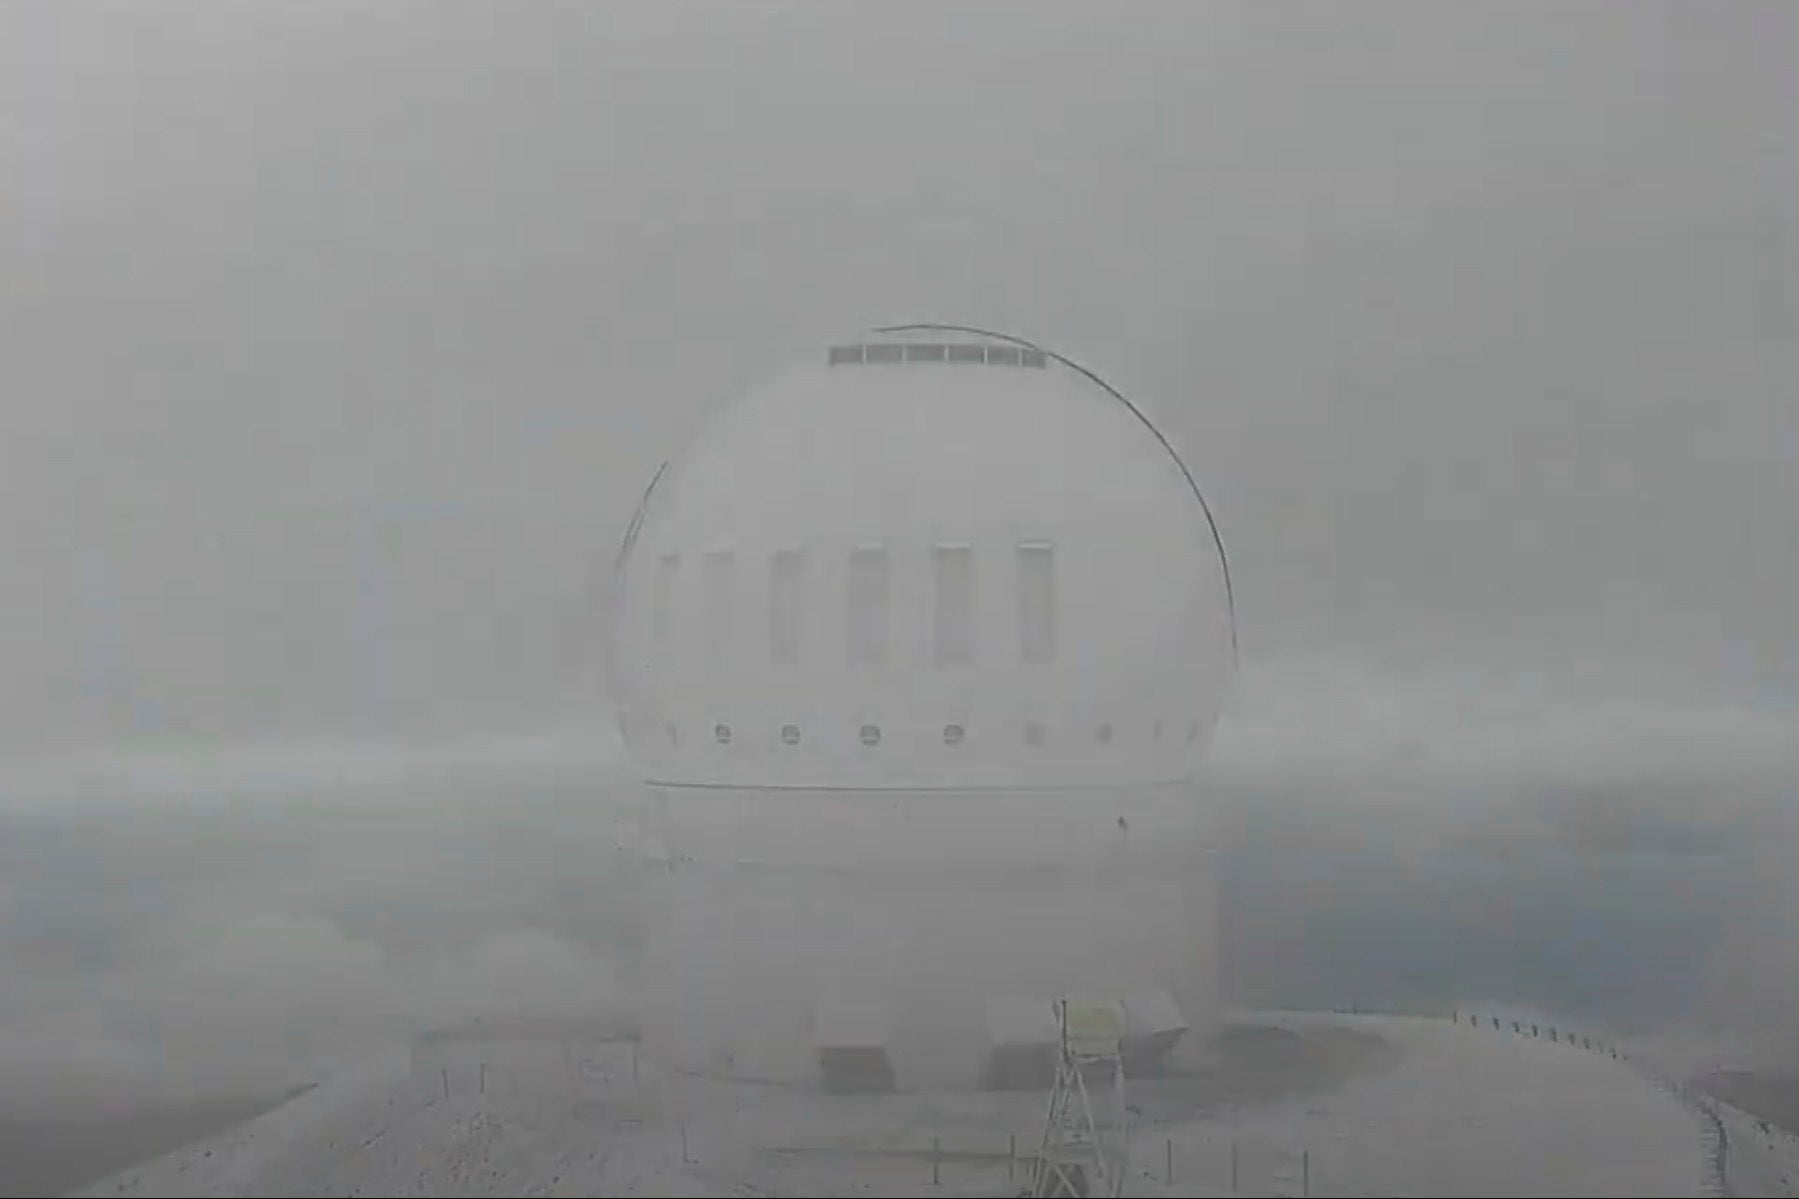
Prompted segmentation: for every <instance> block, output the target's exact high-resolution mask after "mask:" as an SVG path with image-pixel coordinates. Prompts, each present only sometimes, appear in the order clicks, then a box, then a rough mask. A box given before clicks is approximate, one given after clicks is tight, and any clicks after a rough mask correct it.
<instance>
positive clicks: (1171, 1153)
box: [1166, 1137, 1174, 1186]
mask: <svg viewBox="0 0 1799 1199" xmlns="http://www.w3.org/2000/svg"><path fill="white" fill-rule="evenodd" d="M1167 1143H1168V1161H1167V1170H1166V1177H1167V1179H1168V1185H1169V1186H1173V1185H1174V1138H1173V1137H1169V1138H1168V1142H1167Z"/></svg>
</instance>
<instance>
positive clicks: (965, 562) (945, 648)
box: [931, 545, 975, 666]
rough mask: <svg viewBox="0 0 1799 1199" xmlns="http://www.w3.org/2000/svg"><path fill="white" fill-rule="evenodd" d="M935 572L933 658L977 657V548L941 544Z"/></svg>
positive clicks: (951, 661) (946, 662)
mask: <svg viewBox="0 0 1799 1199" xmlns="http://www.w3.org/2000/svg"><path fill="white" fill-rule="evenodd" d="M935 575H936V587H935V591H936V596H935V599H936V612H935V614H934V619H933V621H932V637H931V640H932V660H933V661H934V662H935V663H936V664H937V665H938V666H961V665H965V664H967V663H969V662H972V661H974V616H975V604H974V550H973V549H972V548H970V547H969V546H966V545H940V546H938V547H937V554H936V562H935Z"/></svg>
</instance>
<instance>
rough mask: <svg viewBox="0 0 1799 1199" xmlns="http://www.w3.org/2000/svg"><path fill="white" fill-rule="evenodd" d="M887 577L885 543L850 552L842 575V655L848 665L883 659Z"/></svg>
mask: <svg viewBox="0 0 1799 1199" xmlns="http://www.w3.org/2000/svg"><path fill="white" fill-rule="evenodd" d="M889 585H890V580H889V577H888V567H887V549H886V547H885V546H879V545H871V546H861V547H858V548H857V549H854V550H851V551H850V556H849V568H848V571H847V573H846V576H845V578H844V594H843V617H844V636H845V640H846V644H845V646H844V649H845V651H846V652H845V656H846V657H847V658H848V659H849V661H850V663H851V664H852V665H856V666H879V665H881V664H882V663H883V662H885V661H886V660H887V626H888V621H889V608H890V604H891V600H890V598H889V590H888V589H889Z"/></svg>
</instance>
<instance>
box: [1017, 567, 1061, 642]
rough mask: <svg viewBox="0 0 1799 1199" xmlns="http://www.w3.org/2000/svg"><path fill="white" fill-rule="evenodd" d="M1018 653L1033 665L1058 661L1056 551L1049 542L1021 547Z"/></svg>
mask: <svg viewBox="0 0 1799 1199" xmlns="http://www.w3.org/2000/svg"><path fill="white" fill-rule="evenodd" d="M1018 656H1019V657H1020V658H1021V659H1022V660H1023V661H1025V662H1027V663H1030V664H1032V665H1042V664H1044V663H1048V662H1053V661H1055V660H1056V551H1055V547H1054V546H1051V545H1050V544H1049V543H1048V542H1046V541H1026V542H1021V543H1020V544H1019V546H1018Z"/></svg>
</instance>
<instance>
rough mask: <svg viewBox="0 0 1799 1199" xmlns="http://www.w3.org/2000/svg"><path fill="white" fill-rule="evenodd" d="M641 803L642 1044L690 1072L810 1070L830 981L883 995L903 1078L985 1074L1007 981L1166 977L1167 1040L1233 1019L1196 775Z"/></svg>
mask: <svg viewBox="0 0 1799 1199" xmlns="http://www.w3.org/2000/svg"><path fill="white" fill-rule="evenodd" d="M646 802H647V803H648V805H649V811H648V813H647V816H648V819H646V821H645V828H646V844H645V847H644V848H645V855H644V861H645V875H644V880H643V882H644V886H643V889H642V892H641V895H642V900H643V905H644V906H643V915H644V929H643V932H644V952H643V960H642V976H641V978H640V980H639V982H640V986H641V995H642V1011H643V1014H644V1036H645V1042H646V1044H645V1050H646V1052H647V1053H648V1054H650V1055H651V1056H652V1057H653V1058H656V1059H658V1060H661V1061H662V1062H664V1063H666V1064H667V1065H669V1066H671V1067H672V1068H674V1069H677V1070H685V1071H691V1072H694V1073H702V1074H715V1075H721V1076H732V1077H739V1078H765V1079H781V1080H802V1079H812V1078H815V1077H816V1076H817V1071H818V1058H817V1045H816V1029H817V1028H818V1026H819V1020H820V1015H821V1005H822V1004H824V1003H825V1001H826V1000H827V997H841V996H855V997H856V1002H857V1003H858V1004H869V1005H878V1006H879V1008H880V1009H881V1010H882V1012H883V1013H884V1016H883V1020H884V1030H883V1035H884V1036H885V1038H886V1041H887V1045H886V1048H887V1052H888V1054H889V1057H890V1060H891V1062H892V1066H893V1069H894V1071H895V1073H896V1076H897V1082H898V1085H899V1086H901V1087H918V1086H958V1087H961V1086H972V1085H976V1084H978V1083H979V1081H980V1077H981V1073H982V1068H983V1064H984V1062H985V1059H986V1057H987V1055H988V1053H989V1051H990V1048H991V1047H990V1045H989V1041H990V1035H989V1029H988V1027H987V1024H988V1009H989V1006H990V1001H991V1000H992V999H993V998H994V997H996V996H1020V995H1025V996H1043V997H1046V998H1048V997H1054V996H1059V995H1064V994H1078V995H1087V996H1116V997H1117V998H1118V999H1120V1000H1122V1001H1127V1002H1128V1001H1129V1000H1130V999H1132V998H1133V997H1142V996H1150V995H1153V994H1155V993H1157V992H1162V993H1164V994H1165V995H1166V996H1168V997H1170V998H1169V1003H1170V1006H1172V1007H1173V1008H1174V1009H1177V1014H1178V1020H1177V1019H1176V1018H1175V1017H1173V1016H1170V1015H1169V1012H1168V1011H1167V1010H1160V1011H1153V1012H1152V1013H1151V1015H1150V1017H1149V1019H1150V1020H1151V1022H1152V1023H1157V1027H1156V1029H1155V1030H1153V1031H1154V1032H1155V1033H1156V1034H1157V1035H1159V1036H1161V1037H1162V1038H1163V1039H1164V1040H1169V1038H1170V1035H1171V1034H1175V1030H1174V1028H1173V1025H1174V1024H1176V1023H1184V1024H1185V1025H1186V1026H1187V1031H1186V1032H1185V1033H1184V1034H1175V1035H1176V1039H1178V1037H1182V1036H1184V1038H1186V1039H1188V1040H1199V1041H1203V1040H1204V1039H1206V1038H1207V1037H1209V1035H1210V1034H1211V1032H1212V1031H1213V1029H1214V1027H1215V1025H1216V1021H1217V1017H1218V1007H1219V1004H1218V988H1217V974H1216V968H1215V962H1216V928H1217V919H1216V900H1215V883H1214V877H1213V872H1212V870H1211V868H1210V865H1209V856H1208V851H1207V847H1206V843H1205V839H1204V828H1203V824H1204V822H1203V819H1202V811H1201V807H1200V801H1199V799H1198V798H1197V796H1196V795H1195V793H1194V792H1193V791H1192V790H1191V789H1188V788H1145V789H1139V790H1134V791H1130V792H1125V793H1118V792H1106V793H1094V792H1087V793H1076V792H1052V793H1030V794H1015V793H991V792H961V793H956V792H917V793H897V792H888V793H874V792H854V793H842V792H822V791H821V792H772V791H770V792H756V791H733V790H710V789H669V790H661V791H656V792H652V793H650V794H648V795H647V796H646ZM1155 1006H1156V1005H1155V1004H1149V1005H1147V1006H1146V1009H1145V1010H1146V1011H1150V1010H1151V1009H1153V1008H1155ZM1163 1025H1167V1026H1169V1027H1162V1026H1163ZM1170 1043H1172V1041H1170Z"/></svg>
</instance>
